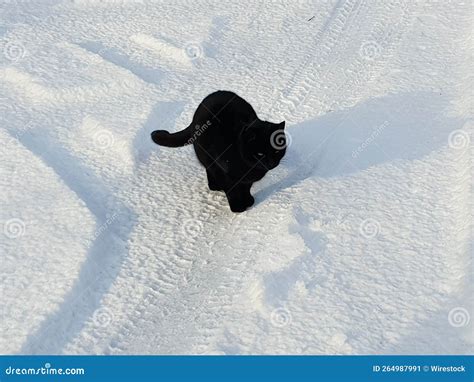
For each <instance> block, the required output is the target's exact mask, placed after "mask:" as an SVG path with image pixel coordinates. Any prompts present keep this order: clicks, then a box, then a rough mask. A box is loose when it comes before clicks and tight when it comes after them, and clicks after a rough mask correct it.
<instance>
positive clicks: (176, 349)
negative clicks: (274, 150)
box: [0, 0, 474, 354]
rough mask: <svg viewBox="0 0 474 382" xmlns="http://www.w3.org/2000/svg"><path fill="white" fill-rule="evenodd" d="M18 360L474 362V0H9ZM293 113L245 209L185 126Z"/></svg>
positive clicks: (6, 321)
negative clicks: (205, 116)
mask: <svg viewBox="0 0 474 382" xmlns="http://www.w3.org/2000/svg"><path fill="white" fill-rule="evenodd" d="M0 7H1V8H0V11H1V13H0V20H1V23H0V49H1V50H0V84H1V86H0V110H1V129H0V139H1V147H2V149H1V150H0V155H1V159H0V161H1V164H2V165H1V177H0V178H1V193H0V201H1V208H0V221H1V223H2V230H1V231H0V238H1V239H0V244H1V270H0V272H1V273H0V288H1V290H0V297H1V308H2V311H1V313H2V321H1V333H0V341H1V342H0V352H1V353H33V354H41V353H47V354H50V353H53V354H56V353H65V354H83V353H99V354H121V353H123V354H126V353H155V354H159V353H199V354H201V353H203V354H247V353H256V354H260V353H295V354H299V353H305V354H323V353H324V354H375V353H389V354H390V353H410V354H414V353H430V354H433V353H449V354H452V353H471V352H472V350H473V344H474V339H473V319H472V315H473V304H472V285H473V283H472V281H473V280H472V277H473V258H472V248H473V247H472V226H471V223H472V175H473V171H472V139H471V140H470V137H471V134H472V129H473V125H474V121H473V117H472V112H473V98H472V95H473V94H472V89H473V78H472V65H473V60H472V27H473V16H472V15H473V3H472V2H471V1H434V0H432V1H425V2H422V1H408V0H407V1H398V0H397V1H389V0H387V1H375V0H374V1H369V0H360V1H356V0H339V1H288V2H280V1H262V2H257V1H252V2H245V1H244V2H230V1H150V2H132V1H130V2H115V1H105V2H96V1H72V2H64V3H62V2H57V1H48V2H33V1H19V2H15V1H2V2H1V3H0ZM217 89H225V90H232V91H235V92H237V93H238V94H239V95H241V96H242V97H244V98H245V99H246V100H248V101H249V102H250V103H251V104H252V105H253V106H254V108H255V110H256V111H257V113H258V114H259V116H260V117H261V118H262V119H268V120H270V121H273V122H279V121H281V120H283V119H284V120H286V121H287V126H288V133H289V138H291V146H290V147H289V149H288V151H287V155H286V157H285V159H284V161H283V162H282V164H281V165H280V166H279V167H277V168H276V169H275V170H273V171H271V172H270V173H269V174H267V176H266V177H265V178H264V179H263V180H262V181H261V182H259V183H257V184H255V185H254V187H253V193H254V195H255V196H256V205H255V206H254V207H253V208H252V209H250V210H249V211H247V212H245V213H242V214H233V213H231V212H230V210H229V208H228V205H227V202H226V199H225V197H224V195H223V194H222V193H217V192H210V191H209V190H208V189H207V183H206V179H205V172H204V170H203V169H202V168H201V166H200V165H199V163H198V162H197V160H196V158H195V156H194V153H193V150H192V148H190V147H187V148H183V149H179V150H178V149H169V148H161V147H158V146H156V145H154V144H153V143H152V142H151V140H150V137H149V134H150V132H151V131H153V130H155V129H159V128H161V129H169V130H172V131H177V130H180V129H182V128H184V127H185V126H187V125H188V123H189V121H190V120H191V116H192V114H193V112H194V110H195V108H196V107H197V105H198V104H199V102H200V101H201V100H202V98H203V97H204V96H206V95H207V94H209V93H211V92H213V91H215V90H217Z"/></svg>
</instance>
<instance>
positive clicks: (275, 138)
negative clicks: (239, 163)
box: [241, 121, 287, 170]
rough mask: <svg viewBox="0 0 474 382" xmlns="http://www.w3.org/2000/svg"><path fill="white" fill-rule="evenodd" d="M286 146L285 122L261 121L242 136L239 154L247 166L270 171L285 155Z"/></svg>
mask: <svg viewBox="0 0 474 382" xmlns="http://www.w3.org/2000/svg"><path fill="white" fill-rule="evenodd" d="M286 145H287V141H286V135H285V122H282V123H271V122H265V121H261V122H260V123H259V124H258V125H257V124H255V125H253V126H252V127H251V128H250V129H248V131H246V132H245V134H244V135H243V142H242V147H241V154H242V157H243V159H244V160H245V161H246V162H247V163H248V164H249V165H251V166H255V167H257V168H261V169H262V170H271V169H272V168H275V167H276V166H278V164H279V163H280V161H281V159H282V158H283V156H284V155H285V152H286Z"/></svg>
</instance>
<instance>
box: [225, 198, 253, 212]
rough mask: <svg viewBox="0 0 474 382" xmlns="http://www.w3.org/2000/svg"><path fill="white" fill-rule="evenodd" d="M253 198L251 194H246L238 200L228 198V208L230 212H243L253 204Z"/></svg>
mask: <svg viewBox="0 0 474 382" xmlns="http://www.w3.org/2000/svg"><path fill="white" fill-rule="evenodd" d="M254 203H255V199H254V197H253V196H252V195H248V196H247V195H246V196H245V197H244V198H242V199H239V200H229V206H230V210H231V211H232V212H244V211H245V210H246V209H247V208H249V207H251V206H253V204H254Z"/></svg>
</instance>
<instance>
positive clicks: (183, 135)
mask: <svg viewBox="0 0 474 382" xmlns="http://www.w3.org/2000/svg"><path fill="white" fill-rule="evenodd" d="M192 137H193V130H192V128H191V126H188V127H187V128H186V129H184V130H181V131H178V132H177V133H173V134H171V133H170V132H168V131H166V130H155V131H154V132H152V133H151V139H152V140H153V142H155V143H156V144H157V145H160V146H167V147H181V146H186V145H189V144H191V143H192V141H193V140H192Z"/></svg>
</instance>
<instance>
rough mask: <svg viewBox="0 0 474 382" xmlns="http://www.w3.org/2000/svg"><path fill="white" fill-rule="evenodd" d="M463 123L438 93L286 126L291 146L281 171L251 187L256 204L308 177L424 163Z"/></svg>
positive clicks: (374, 102)
mask: <svg viewBox="0 0 474 382" xmlns="http://www.w3.org/2000/svg"><path fill="white" fill-rule="evenodd" d="M433 110H437V111H439V112H438V113H433ZM464 122H465V121H464V120H463V119H461V118H454V117H450V116H449V113H448V101H447V100H446V97H444V96H443V95H442V94H440V93H433V92H411V93H397V94H391V95H387V96H384V97H380V98H372V99H369V100H367V101H365V102H362V103H359V104H356V105H355V106H353V107H351V108H348V109H344V110H340V111H336V112H328V113H326V114H325V115H323V116H321V117H318V118H315V119H312V120H308V121H305V122H302V123H299V124H297V125H293V126H291V125H289V126H288V125H287V126H288V127H287V131H288V134H289V136H290V139H291V142H290V145H289V147H288V150H287V153H286V156H285V158H284V160H283V161H282V163H281V164H280V166H281V167H283V171H280V172H279V168H280V167H277V168H276V169H274V170H272V171H271V172H269V174H267V177H266V178H264V180H262V182H260V184H259V185H258V184H256V185H255V186H257V187H255V188H256V193H255V200H256V204H259V203H262V202H264V201H265V199H267V198H268V197H269V196H270V195H271V194H273V193H279V192H282V191H283V190H285V189H288V188H290V187H292V186H294V185H297V184H298V183H300V182H302V181H304V180H305V179H308V178H312V177H317V178H330V177H339V176H350V175H351V174H354V173H356V172H359V171H363V170H365V169H368V168H370V167H373V166H377V165H381V164H384V163H389V162H394V161H399V160H416V159H420V158H423V157H424V156H426V155H428V154H429V153H431V152H432V151H435V150H437V149H439V148H440V147H442V146H447V145H448V137H449V133H450V132H451V131H453V130H455V129H459V128H461V127H462V125H463V123H464ZM281 173H286V175H284V176H283V177H281V175H279V174H281ZM268 175H270V176H268Z"/></svg>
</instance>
